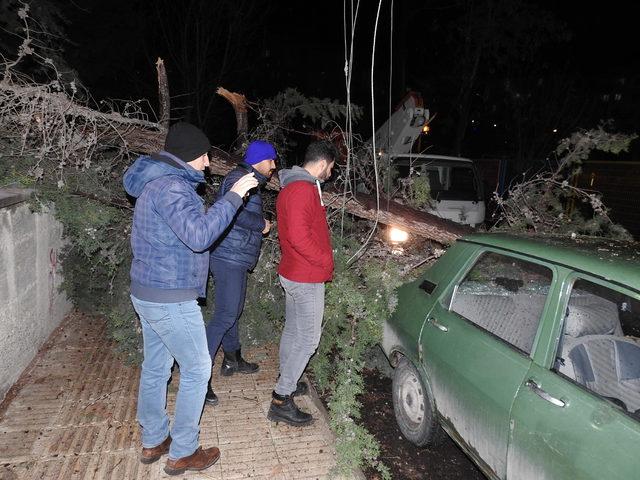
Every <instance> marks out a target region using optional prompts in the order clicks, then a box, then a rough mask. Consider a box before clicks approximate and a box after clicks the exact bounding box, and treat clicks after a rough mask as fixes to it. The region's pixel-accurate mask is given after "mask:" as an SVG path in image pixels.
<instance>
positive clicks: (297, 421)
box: [267, 392, 313, 427]
mask: <svg viewBox="0 0 640 480" xmlns="http://www.w3.org/2000/svg"><path fill="white" fill-rule="evenodd" d="M271 397H272V400H271V406H270V407H269V413H268V414H267V418H268V419H269V420H271V421H272V422H284V423H288V424H289V425H293V426H294V427H302V426H304V425H308V424H309V423H311V422H312V421H313V417H312V416H311V415H310V414H308V413H306V412H303V411H302V410H300V409H299V408H298V407H297V406H296V404H295V402H294V401H293V397H292V396H291V395H278V394H277V393H276V392H273V393H272V394H271Z"/></svg>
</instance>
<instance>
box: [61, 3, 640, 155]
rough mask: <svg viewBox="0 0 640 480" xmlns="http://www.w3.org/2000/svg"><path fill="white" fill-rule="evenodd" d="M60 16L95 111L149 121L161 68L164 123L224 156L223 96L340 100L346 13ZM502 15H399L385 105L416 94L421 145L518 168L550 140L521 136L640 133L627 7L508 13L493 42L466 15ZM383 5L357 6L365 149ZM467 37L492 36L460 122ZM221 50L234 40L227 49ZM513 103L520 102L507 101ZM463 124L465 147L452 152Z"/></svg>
mask: <svg viewBox="0 0 640 480" xmlns="http://www.w3.org/2000/svg"><path fill="white" fill-rule="evenodd" d="M56 3H58V5H59V8H60V9H61V10H62V11H63V13H64V16H65V18H66V20H67V22H68V23H67V24H66V26H65V32H66V35H67V37H68V39H69V40H70V42H69V43H67V44H66V46H65V53H64V55H65V58H66V59H67V61H68V63H69V64H70V65H71V66H72V67H73V68H74V69H75V70H76V71H77V72H78V75H79V77H80V78H81V79H82V81H83V83H84V84H85V85H86V86H87V87H88V89H89V90H90V92H91V94H92V95H93V97H94V98H95V99H96V100H100V99H102V98H120V99H137V98H147V99H149V101H150V104H151V105H152V106H153V107H154V108H155V107H156V104H157V86H156V77H155V66H154V63H155V60H156V59H157V57H159V56H160V57H162V58H164V59H165V63H166V66H167V70H168V73H169V82H170V90H171V94H172V96H173V97H174V98H173V104H172V107H174V108H173V109H172V117H173V118H174V119H179V118H186V119H189V120H191V121H193V122H194V123H205V125H203V127H204V128H205V129H206V130H207V131H208V133H209V134H210V136H211V138H212V140H213V141H214V142H215V143H218V144H220V145H223V146H224V145H228V144H229V143H230V142H231V141H232V139H233V135H234V134H235V132H234V126H235V121H234V119H233V114H232V110H231V108H230V107H229V106H228V105H226V103H225V101H224V100H222V99H219V98H216V97H215V95H214V91H215V87H216V86H217V85H223V86H225V87H226V88H228V89H229V90H232V91H239V92H242V93H245V94H246V95H247V97H248V98H249V99H250V100H251V99H258V98H261V97H267V96H271V95H274V94H275V93H277V92H278V91H281V90H283V89H284V88H286V87H296V88H298V89H299V90H300V91H301V92H302V93H304V94H307V95H313V96H319V97H331V98H337V99H339V100H341V101H344V99H345V86H344V73H343V66H344V46H343V42H344V37H343V2H341V1H323V2H300V1H278V2H268V1H264V0H256V1H250V0H247V1H239V0H237V1H232V0H228V1H204V0H203V1H201V2H200V1H195V0H190V1H186V0H185V1H180V2H178V1H169V0H159V1H157V2H148V1H143V0H112V1H110V2H104V1H98V0H89V1H85V2H71V1H68V0H62V1H61V2H56ZM390 3H391V2H390V1H385V2H383V7H382V11H381V16H380V23H379V31H378V46H377V52H376V67H377V68H376V75H375V83H376V95H375V98H376V119H377V121H376V123H377V124H378V125H379V124H381V123H382V122H383V121H384V120H385V118H386V116H387V114H388V103H389V67H390ZM502 4H505V2H504V1H500V0H493V1H491V0H485V1H476V2H470V1H463V0H459V1H454V0H451V1H435V0H432V1H422V2H418V1H413V0H405V1H404V2H403V1H398V0H396V1H395V3H394V25H393V29H394V35H393V45H394V48H393V58H394V61H393V72H394V74H393V83H392V85H391V98H392V104H393V105H395V104H396V103H397V102H398V101H399V100H400V99H401V98H402V96H403V95H404V93H405V92H406V91H407V90H409V89H413V90H417V91H419V92H420V93H421V94H422V95H423V97H424V100H425V103H426V106H427V107H428V108H429V109H430V110H431V112H432V113H436V112H437V117H436V120H435V121H434V123H433V124H432V127H433V128H432V133H431V134H430V136H429V139H428V143H429V144H430V147H431V151H432V152H437V153H456V152H454V151H453V150H455V149H456V148H458V149H459V152H458V153H460V154H465V155H468V156H477V157H479V156H503V157H506V156H513V155H521V156H522V155H524V153H523V152H524V151H525V150H526V151H527V152H529V153H527V155H528V157H527V158H529V159H531V158H534V157H536V158H537V157H540V156H543V155H544V154H545V150H547V151H548V150H549V146H550V145H551V144H552V142H553V141H554V140H553V138H552V137H549V139H548V140H546V141H545V142H546V143H545V142H539V143H540V144H539V145H537V144H536V145H533V143H532V142H533V140H531V141H530V143H531V144H527V143H526V142H524V141H522V140H520V142H521V144H520V145H519V146H517V147H516V145H515V143H514V142H515V141H514V139H515V138H516V137H517V138H519V139H521V138H522V136H523V134H522V132H525V133H526V134H531V135H535V134H536V132H539V135H538V137H541V136H542V134H544V135H547V134H549V132H551V131H552V129H556V130H558V132H557V135H558V138H560V137H559V135H562V134H568V133H570V132H571V131H573V130H575V129H576V128H592V127H594V126H595V125H597V124H598V122H599V120H601V119H605V118H613V119H614V120H615V122H616V123H615V125H616V128H617V129H619V130H622V131H627V132H631V131H638V130H640V117H639V115H638V113H637V108H636V107H637V104H638V97H639V94H640V68H639V65H640V64H639V58H640V47H639V44H640V42H638V41H637V39H636V38H635V36H636V34H635V33H634V32H635V30H637V18H638V16H637V14H636V12H635V11H632V10H631V7H630V5H631V4H632V2H624V1H619V0H614V1H610V2H606V3H599V4H596V5H592V4H591V2H577V1H563V2H542V1H540V2H531V1H528V2H527V1H523V2H513V4H514V5H515V4H519V5H520V7H518V8H516V9H515V10H513V11H507V12H506V14H504V13H503V14H500V15H502V16H498V17H496V23H495V24H493V25H492V26H491V27H490V28H489V29H488V30H486V29H485V30H482V28H481V26H480V23H481V22H480V21H479V20H478V18H481V16H482V13H479V14H477V15H476V13H475V11H474V13H472V14H469V12H470V10H469V9H470V8H472V6H474V7H473V8H478V9H479V11H480V10H481V9H482V8H484V7H487V8H489V7H491V6H493V7H495V5H502ZM377 5H378V3H377V2H372V1H365V2H362V5H361V11H360V16H359V18H358V25H357V31H356V41H355V61H354V80H353V88H352V95H353V101H354V102H355V103H356V104H359V105H362V106H365V110H366V114H365V118H363V120H362V121H361V122H360V124H359V126H358V127H357V128H359V129H360V131H361V133H362V134H363V136H365V137H368V136H370V126H369V119H370V117H369V115H370V110H371V109H370V90H369V80H370V79H369V74H370V61H371V46H372V35H373V24H374V19H375V12H376V8H377ZM478 5H479V6H478ZM508 8H509V7H507V10H508ZM494 11H495V10H494ZM531 12H534V14H532V13H531ZM532 16H534V17H535V18H534V19H533V21H531V20H532ZM549 19H551V20H549ZM545 22H547V23H549V22H551V23H552V24H553V29H555V30H553V32H552V33H551V34H549V35H548V36H546V35H547V34H546V33H544V31H543V32H542V33H540V32H539V31H537V30H536V29H539V28H540V26H541V25H545V24H546V23H545ZM520 25H524V26H523V27H522V29H524V30H522V31H524V32H525V33H524V34H523V37H524V38H525V39H526V40H525V41H524V44H526V45H529V44H531V43H536V45H538V44H539V45H538V46H536V48H535V51H534V52H533V53H531V54H528V56H527V55H526V54H524V53H523V54H522V55H520V54H519V53H518V51H517V48H519V47H518V39H517V38H515V37H513V35H514V32H516V33H515V35H518V33H517V32H518V31H519V30H518V29H519V28H521V27H520ZM465 29H466V30H465ZM527 29H529V30H527ZM533 31H535V33H533V34H530V33H529V32H533ZM194 32H197V34H194ZM483 32H484V33H483ZM465 35H467V38H469V37H470V38H476V37H477V36H478V35H480V36H482V35H486V36H485V37H483V38H485V48H484V50H483V53H482V56H480V61H479V62H478V68H477V71H476V77H475V80H474V83H473V85H472V87H471V88H470V91H469V101H468V104H469V109H468V112H467V113H466V115H467V116H466V117H464V115H463V114H462V113H461V111H460V110H457V109H456V107H455V105H456V102H459V100H460V98H461V97H460V95H461V93H460V92H461V87H460V85H462V83H463V81H464V79H466V78H469V72H470V69H469V65H471V63H465V60H464V59H465V57H464V55H465V49H464V42H463V40H462V39H464V38H465ZM530 35H533V36H534V37H535V38H534V40H532V38H533V37H531V36H530ZM227 38H231V39H232V41H231V42H230V43H229V44H228V45H226V44H225V43H224V39H227ZM496 39H499V40H496ZM205 40H206V42H208V44H207V43H206V42H205ZM203 45H208V46H209V47H208V48H209V50H208V51H207V50H206V48H207V47H206V46H203ZM486 45H488V46H486ZM468 47H469V48H468V49H467V50H466V54H469V52H472V53H473V52H474V51H475V50H474V48H475V44H474V40H472V41H471V42H470V43H469V45H468ZM225 48H226V50H225ZM203 49H204V50H203ZM514 50H515V51H514ZM203 51H204V55H200V56H199V54H198V52H203ZM225 52H226V54H227V55H226V57H225V55H224V53H225ZM487 52H489V53H487ZM505 52H507V53H505ZM472 53H471V54H472ZM471 54H470V55H471ZM491 55H493V57H492V56H491ZM203 72H204V73H203ZM196 78H199V80H198V81H196V80H195V79H196ZM541 81H544V84H543V85H542V86H541V85H540V82H541ZM198 89H199V90H198ZM196 90H198V92H199V93H198V94H197V95H196V94H195V93H194V92H195V91H196ZM508 95H513V96H514V98H516V97H517V98H519V99H522V98H525V99H528V100H519V103H518V102H516V101H507V99H506V97H507V96H508ZM554 95H555V97H554ZM607 95H608V96H607ZM567 99H569V100H567ZM616 99H617V100H616ZM511 100H513V99H511ZM559 101H566V105H565V106H564V107H563V110H562V112H556V111H555V110H554V107H555V104H557V103H558V102H559ZM527 102H529V103H527ZM205 103H206V105H204V104H205ZM195 104H197V105H198V107H197V108H195V107H194V105H195ZM515 110H517V111H518V113H517V115H516V114H515V113H514V111H515ZM461 118H462V119H461ZM471 120H473V123H472V122H471ZM460 124H462V132H463V133H462V140H459V141H458V143H457V144H456V132H457V130H456V129H458V130H459V129H460V127H459V125H460ZM516 124H517V125H516ZM494 125H495V126H494ZM531 132H532V133H531ZM525 136H526V135H525ZM523 158H524V156H523ZM523 161H525V160H523Z"/></svg>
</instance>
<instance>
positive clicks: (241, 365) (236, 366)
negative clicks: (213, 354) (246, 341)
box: [220, 349, 260, 377]
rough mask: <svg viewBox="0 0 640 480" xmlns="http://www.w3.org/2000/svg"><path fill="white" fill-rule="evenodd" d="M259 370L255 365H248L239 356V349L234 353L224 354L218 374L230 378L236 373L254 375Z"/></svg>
mask: <svg viewBox="0 0 640 480" xmlns="http://www.w3.org/2000/svg"><path fill="white" fill-rule="evenodd" d="M258 370H260V366H259V365H258V364H257V363H249V362H247V361H246V360H245V359H244V358H242V355H241V354H240V349H238V350H236V351H235V352H229V353H227V352H224V360H223V361H222V366H221V367H220V373H221V374H222V375H224V376H225V377H230V376H231V375H233V374H234V373H236V372H240V373H256V372H257V371H258Z"/></svg>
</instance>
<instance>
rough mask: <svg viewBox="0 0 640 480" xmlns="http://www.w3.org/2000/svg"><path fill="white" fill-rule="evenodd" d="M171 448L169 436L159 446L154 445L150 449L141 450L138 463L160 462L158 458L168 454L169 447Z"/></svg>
mask: <svg viewBox="0 0 640 480" xmlns="http://www.w3.org/2000/svg"><path fill="white" fill-rule="evenodd" d="M170 446H171V435H169V436H168V437H167V438H165V439H164V442H162V443H161V444H160V445H156V446H155V447H151V448H143V449H142V453H140V461H141V462H142V463H144V464H149V463H153V462H155V461H157V460H160V457H161V456H162V455H164V454H165V453H169V447H170Z"/></svg>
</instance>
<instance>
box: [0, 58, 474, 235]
mask: <svg viewBox="0 0 640 480" xmlns="http://www.w3.org/2000/svg"><path fill="white" fill-rule="evenodd" d="M157 67H158V85H159V90H160V99H161V100H160V105H161V109H160V110H161V111H160V122H152V121H149V120H145V119H141V118H136V116H135V115H132V114H131V113H128V112H127V111H126V106H125V109H124V111H123V112H118V111H111V112H101V111H99V110H96V109H92V108H90V107H88V106H85V105H82V104H79V103H78V102H77V101H76V100H75V99H74V97H73V95H70V94H69V93H68V92H66V91H64V90H63V89H61V88H60V89H56V86H55V85H53V86H52V85H44V86H43V85H32V84H29V83H28V82H23V81H20V80H19V79H16V77H14V76H12V75H5V76H4V78H3V79H2V80H0V108H1V109H2V117H3V118H2V119H1V124H2V130H3V134H4V135H5V136H6V137H14V138H19V139H21V142H22V148H23V150H24V149H25V147H26V146H27V144H31V145H38V148H37V152H36V156H37V155H40V156H43V157H44V156H46V155H51V154H58V155H60V154H62V156H63V158H62V159H61V160H62V161H65V162H69V163H70V164H74V165H76V166H81V165H82V164H85V163H86V162H91V161H92V160H91V158H92V155H93V154H94V153H95V152H96V150H97V149H100V148H114V147H115V148H120V149H122V150H123V151H124V152H127V153H141V154H144V153H152V152H155V151H157V150H159V149H161V148H162V146H163V144H164V138H165V135H166V128H167V120H166V119H167V113H166V112H168V110H169V105H168V101H169V95H168V86H167V80H166V73H165V72H164V65H163V63H162V61H161V60H159V61H158V63H157ZM217 93H218V94H220V95H222V96H224V97H225V98H226V99H227V100H229V101H230V103H231V104H232V105H233V107H234V110H235V111H236V118H237V122H238V125H237V128H238V138H246V128H247V115H246V103H245V102H246V100H245V98H244V96H242V95H240V94H236V93H232V92H229V91H227V90H225V89H223V88H219V89H218V91H217ZM54 123H55V125H56V129H55V130H54V132H55V133H56V134H57V135H58V136H59V138H57V139H56V138H52V137H51V125H52V124H54ZM62 140H64V141H66V144H65V145H64V146H63V148H60V141H62ZM65 156H66V158H64V157H65ZM238 160H239V157H238V156H235V155H233V154H230V153H228V152H225V151H223V150H220V149H214V150H213V154H212V158H211V164H210V170H211V172H212V173H214V174H217V175H225V174H226V173H228V172H229V171H230V170H231V169H232V168H234V166H235V165H236V164H237V162H238ZM43 173H44V172H39V171H38V170H37V169H36V170H35V171H34V176H35V177H36V178H38V177H39V176H41V175H42V174H43ZM267 187H268V188H270V189H273V190H278V189H279V184H278V181H277V179H275V178H274V179H272V180H271V181H270V182H269V184H268V186H267ZM78 193H79V194H83V193H87V194H88V192H78ZM92 195H93V196H94V198H95V195H94V194H92ZM323 195H324V202H325V204H326V205H328V206H330V207H331V208H344V209H345V211H346V212H348V213H350V214H352V215H355V216H357V217H360V218H364V219H368V220H376V219H377V221H378V222H379V223H381V224H385V225H393V226H396V227H398V228H402V229H403V230H406V231H407V232H409V233H412V234H415V235H419V236H421V237H424V238H428V239H431V240H434V241H437V242H439V243H441V244H444V245H448V244H450V243H452V242H453V241H455V240H456V239H457V238H459V237H460V236H462V235H464V234H465V233H467V232H469V231H471V229H469V228H468V227H464V226H462V225H459V224H456V223H454V222H451V221H448V220H443V219H441V218H439V217H437V216H435V215H431V214H429V213H427V212H423V211H419V210H416V209H413V208H410V207H407V206H405V205H402V204H400V203H397V202H393V201H391V202H386V201H385V202H384V204H385V208H384V209H381V210H378V209H377V208H376V206H375V205H376V201H375V197H373V196H371V195H363V194H351V193H348V194H346V195H345V194H343V193H339V192H335V191H333V192H332V191H327V192H325V193H324V194H323ZM108 201H109V202H111V203H112V202H113V201H112V199H108Z"/></svg>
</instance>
